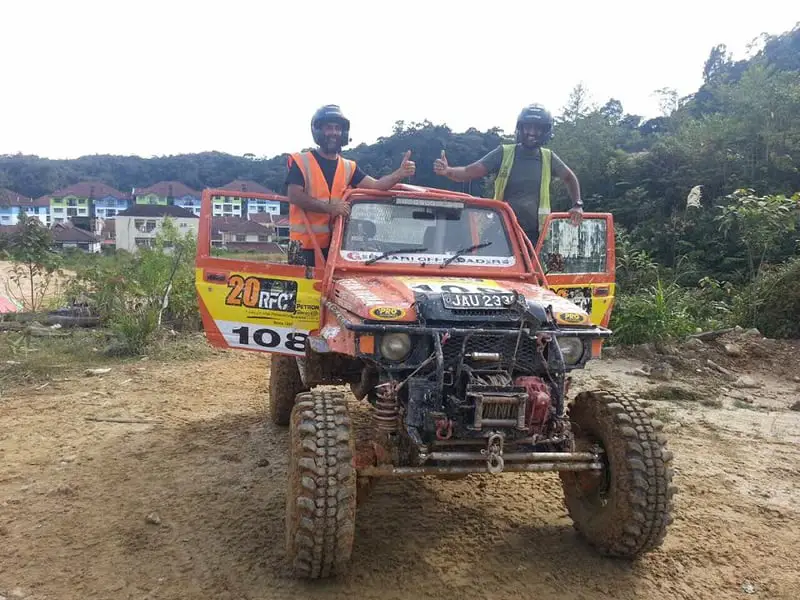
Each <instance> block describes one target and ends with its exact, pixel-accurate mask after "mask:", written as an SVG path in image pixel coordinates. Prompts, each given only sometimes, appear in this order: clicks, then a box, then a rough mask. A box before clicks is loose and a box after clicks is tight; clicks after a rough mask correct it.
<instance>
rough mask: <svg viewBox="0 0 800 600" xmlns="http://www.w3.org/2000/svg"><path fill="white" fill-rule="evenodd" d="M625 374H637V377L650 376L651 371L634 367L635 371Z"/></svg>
mask: <svg viewBox="0 0 800 600" xmlns="http://www.w3.org/2000/svg"><path fill="white" fill-rule="evenodd" d="M625 375H635V376H636V377H650V373H648V372H647V371H645V370H644V369H634V370H633V371H628V372H626V373H625Z"/></svg>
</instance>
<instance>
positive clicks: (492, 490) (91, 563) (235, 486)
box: [0, 352, 800, 600]
mask: <svg viewBox="0 0 800 600" xmlns="http://www.w3.org/2000/svg"><path fill="white" fill-rule="evenodd" d="M267 364H268V361H267V360H266V359H265V357H263V356H259V355H251V354H245V353H236V352H234V353H221V354H219V355H218V356H217V357H215V358H213V359H211V360H204V361H187V362H186V363H184V364H180V365H176V364H169V365H156V364H150V365H147V366H145V367H142V366H137V367H121V368H119V369H114V370H113V371H112V373H110V374H109V375H108V376H106V377H105V378H103V379H102V380H97V379H93V380H80V381H74V382H65V383H60V384H58V386H52V388H54V389H49V388H45V389H44V390H42V391H40V392H35V391H32V390H19V393H18V394H16V396H15V397H14V398H13V399H11V400H7V401H4V402H5V404H4V405H3V407H2V412H0V448H1V449H2V454H0V457H1V458H2V460H3V463H2V464H3V467H2V473H1V474H0V534H2V535H0V546H2V547H3V548H4V557H3V560H2V561H0V593H5V594H6V595H8V593H10V591H11V590H13V589H14V588H20V589H21V590H23V591H24V592H25V594H26V597H27V598H44V597H45V596H47V597H49V598H60V599H65V600H66V599H71V598H81V599H90V598H91V599H93V598H97V599H100V598H209V597H213V598H215V599H217V598H218V599H231V600H233V599H240V598H294V597H320V598H323V597H324V598H332V599H336V598H342V599H344V598H350V597H354V598H381V599H392V598H398V599H411V598H455V597H469V598H500V597H504V598H507V597H512V596H528V597H533V596H535V597H537V598H559V599H560V600H578V599H590V598H591V599H595V598H600V599H609V598H615V599H622V600H628V599H634V598H687V599H688V598H692V599H696V598H700V599H706V598H708V599H711V598H715V599H718V598H722V599H725V598H741V597H742V596H743V592H742V585H743V584H744V583H746V582H749V583H751V584H752V585H753V586H754V590H755V594H753V595H752V596H750V597H753V598H786V599H789V598H792V599H795V598H797V597H799V596H800V576H798V570H797V567H796V559H795V556H794V552H795V551H796V547H797V540H798V539H800V525H798V516H799V515H798V512H797V510H796V508H795V506H797V504H796V503H797V500H798V499H799V498H798V491H797V490H798V487H800V486H798V483H800V477H798V473H797V469H796V465H797V464H798V458H799V457H800V451H798V446H797V445H794V444H787V443H777V442H775V441H774V440H772V441H770V440H764V439H762V440H758V439H755V438H752V439H744V440H743V439H740V438H736V437H734V435H733V434H727V433H724V432H722V433H720V432H718V431H711V430H708V429H707V428H704V427H702V426H700V425H693V426H686V427H683V428H680V429H679V430H678V431H677V432H675V433H673V434H671V435H670V445H671V448H672V449H673V451H674V453H675V463H676V464H675V467H676V484H677V485H678V487H679V494H678V495H677V497H676V499H675V504H676V514H675V516H676V519H675V523H674V525H673V527H672V528H671V529H670V530H669V532H668V534H667V539H666V541H665V543H664V546H663V547H662V548H661V549H660V550H658V551H657V552H654V553H652V554H650V555H648V556H646V557H644V558H643V559H641V560H640V561H637V562H635V563H633V564H630V563H627V562H624V561H617V560H609V559H604V558H602V557H599V556H597V555H596V554H595V553H594V552H593V551H592V549H591V548H590V547H589V546H588V545H587V544H585V543H584V542H583V541H582V540H581V538H580V537H578V535H577V534H576V533H575V532H574V531H573V529H572V524H571V521H570V520H569V519H568V518H567V516H566V511H565V509H564V507H563V496H562V493H561V487H560V483H559V481H558V477H557V476H556V475H555V474H540V475H537V474H518V475H517V474H514V475H503V476H501V477H491V476H488V475H481V476H470V477H468V478H465V479H462V480H457V481H436V480H430V479H425V480H395V481H386V480H384V481H381V482H379V483H378V484H377V485H376V486H375V488H374V490H373V492H372V494H371V495H370V497H369V498H368V499H367V501H366V503H365V504H363V505H362V506H361V507H360V508H359V511H358V514H357V521H356V543H355V547H354V553H353V562H352V567H351V571H350V573H349V574H348V575H347V576H346V577H344V578H342V579H340V580H337V581H329V582H321V583H312V584H307V583H303V582H298V581H295V580H293V579H291V578H290V577H289V575H288V568H287V565H286V564H285V560H284V522H283V519H284V502H285V498H284V494H285V468H286V457H285V450H286V444H287V441H288V436H287V432H286V430H284V429H282V428H278V427H275V426H272V425H271V424H269V423H268V419H267V411H266V406H265V405H264V400H265V390H266V386H267V373H266V369H267V367H266V365H267ZM135 368H139V369H141V368H144V369H146V370H145V371H136V370H134V369H135ZM127 379H131V381H130V382H128V383H126V384H124V385H120V384H121V383H122V382H123V381H125V380H127ZM586 381H587V383H588V382H589V381H590V380H588V379H586ZM87 382H88V384H90V385H91V386H94V389H92V388H87ZM575 391H577V390H573V393H575ZM98 413H102V414H118V415H138V416H142V417H150V418H159V419H161V420H162V421H163V422H162V423H161V424H148V425H128V424H115V423H95V422H88V421H85V417H86V416H89V415H96V414H98ZM792 465H794V466H792ZM762 480H763V481H764V482H765V483H763V484H761V483H760V482H761V481H762ZM773 481H774V482H776V484H775V485H771V484H770V483H769V482H773ZM778 482H780V485H778ZM770 490H773V492H774V493H773V495H772V496H770V497H764V496H763V494H764V493H766V492H768V491H770ZM151 513H157V516H158V520H160V524H158V525H154V524H151V523H148V522H147V521H146V518H147V517H148V515H151Z"/></svg>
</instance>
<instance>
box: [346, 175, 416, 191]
mask: <svg viewBox="0 0 800 600" xmlns="http://www.w3.org/2000/svg"><path fill="white" fill-rule="evenodd" d="M404 178H405V175H402V174H400V173H398V171H395V172H394V173H389V174H388V175H384V176H383V177H381V178H380V179H375V178H374V177H370V176H369V175H364V179H362V180H361V183H359V184H358V187H361V188H367V189H368V190H389V189H392V188H393V187H394V186H395V185H396V184H398V183H400V182H401V181H402V180H403V179H404Z"/></svg>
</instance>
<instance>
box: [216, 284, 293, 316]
mask: <svg viewBox="0 0 800 600" xmlns="http://www.w3.org/2000/svg"><path fill="white" fill-rule="evenodd" d="M225 304H227V305H228V306H245V307H247V308H256V309H261V310H267V311H279V312H285V313H294V312H295V310H296V306H297V282H296V281H292V280H290V279H266V278H263V277H248V278H246V279H245V278H244V277H242V276H241V275H231V277H230V278H229V279H228V295H227V297H226V298H225Z"/></svg>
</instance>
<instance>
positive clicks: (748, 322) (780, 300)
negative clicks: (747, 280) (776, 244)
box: [733, 257, 800, 338]
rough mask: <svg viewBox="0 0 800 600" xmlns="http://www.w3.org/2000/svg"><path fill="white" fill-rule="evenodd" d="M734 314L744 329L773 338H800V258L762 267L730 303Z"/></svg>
mask: <svg viewBox="0 0 800 600" xmlns="http://www.w3.org/2000/svg"><path fill="white" fill-rule="evenodd" d="M733 315H734V316H735V318H736V320H737V321H738V322H739V323H740V324H741V325H743V326H747V327H756V328H757V329H758V330H759V331H761V332H762V333H763V334H764V335H766V336H768V337H773V338H798V337H800V257H794V258H792V259H790V260H789V261H788V262H785V263H783V264H781V265H775V266H764V267H762V269H761V272H760V273H759V274H758V276H757V277H756V279H755V281H753V283H751V284H750V285H748V286H747V287H745V288H744V289H743V290H742V291H741V293H739V294H738V295H737V296H736V297H735V299H734V301H733Z"/></svg>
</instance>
